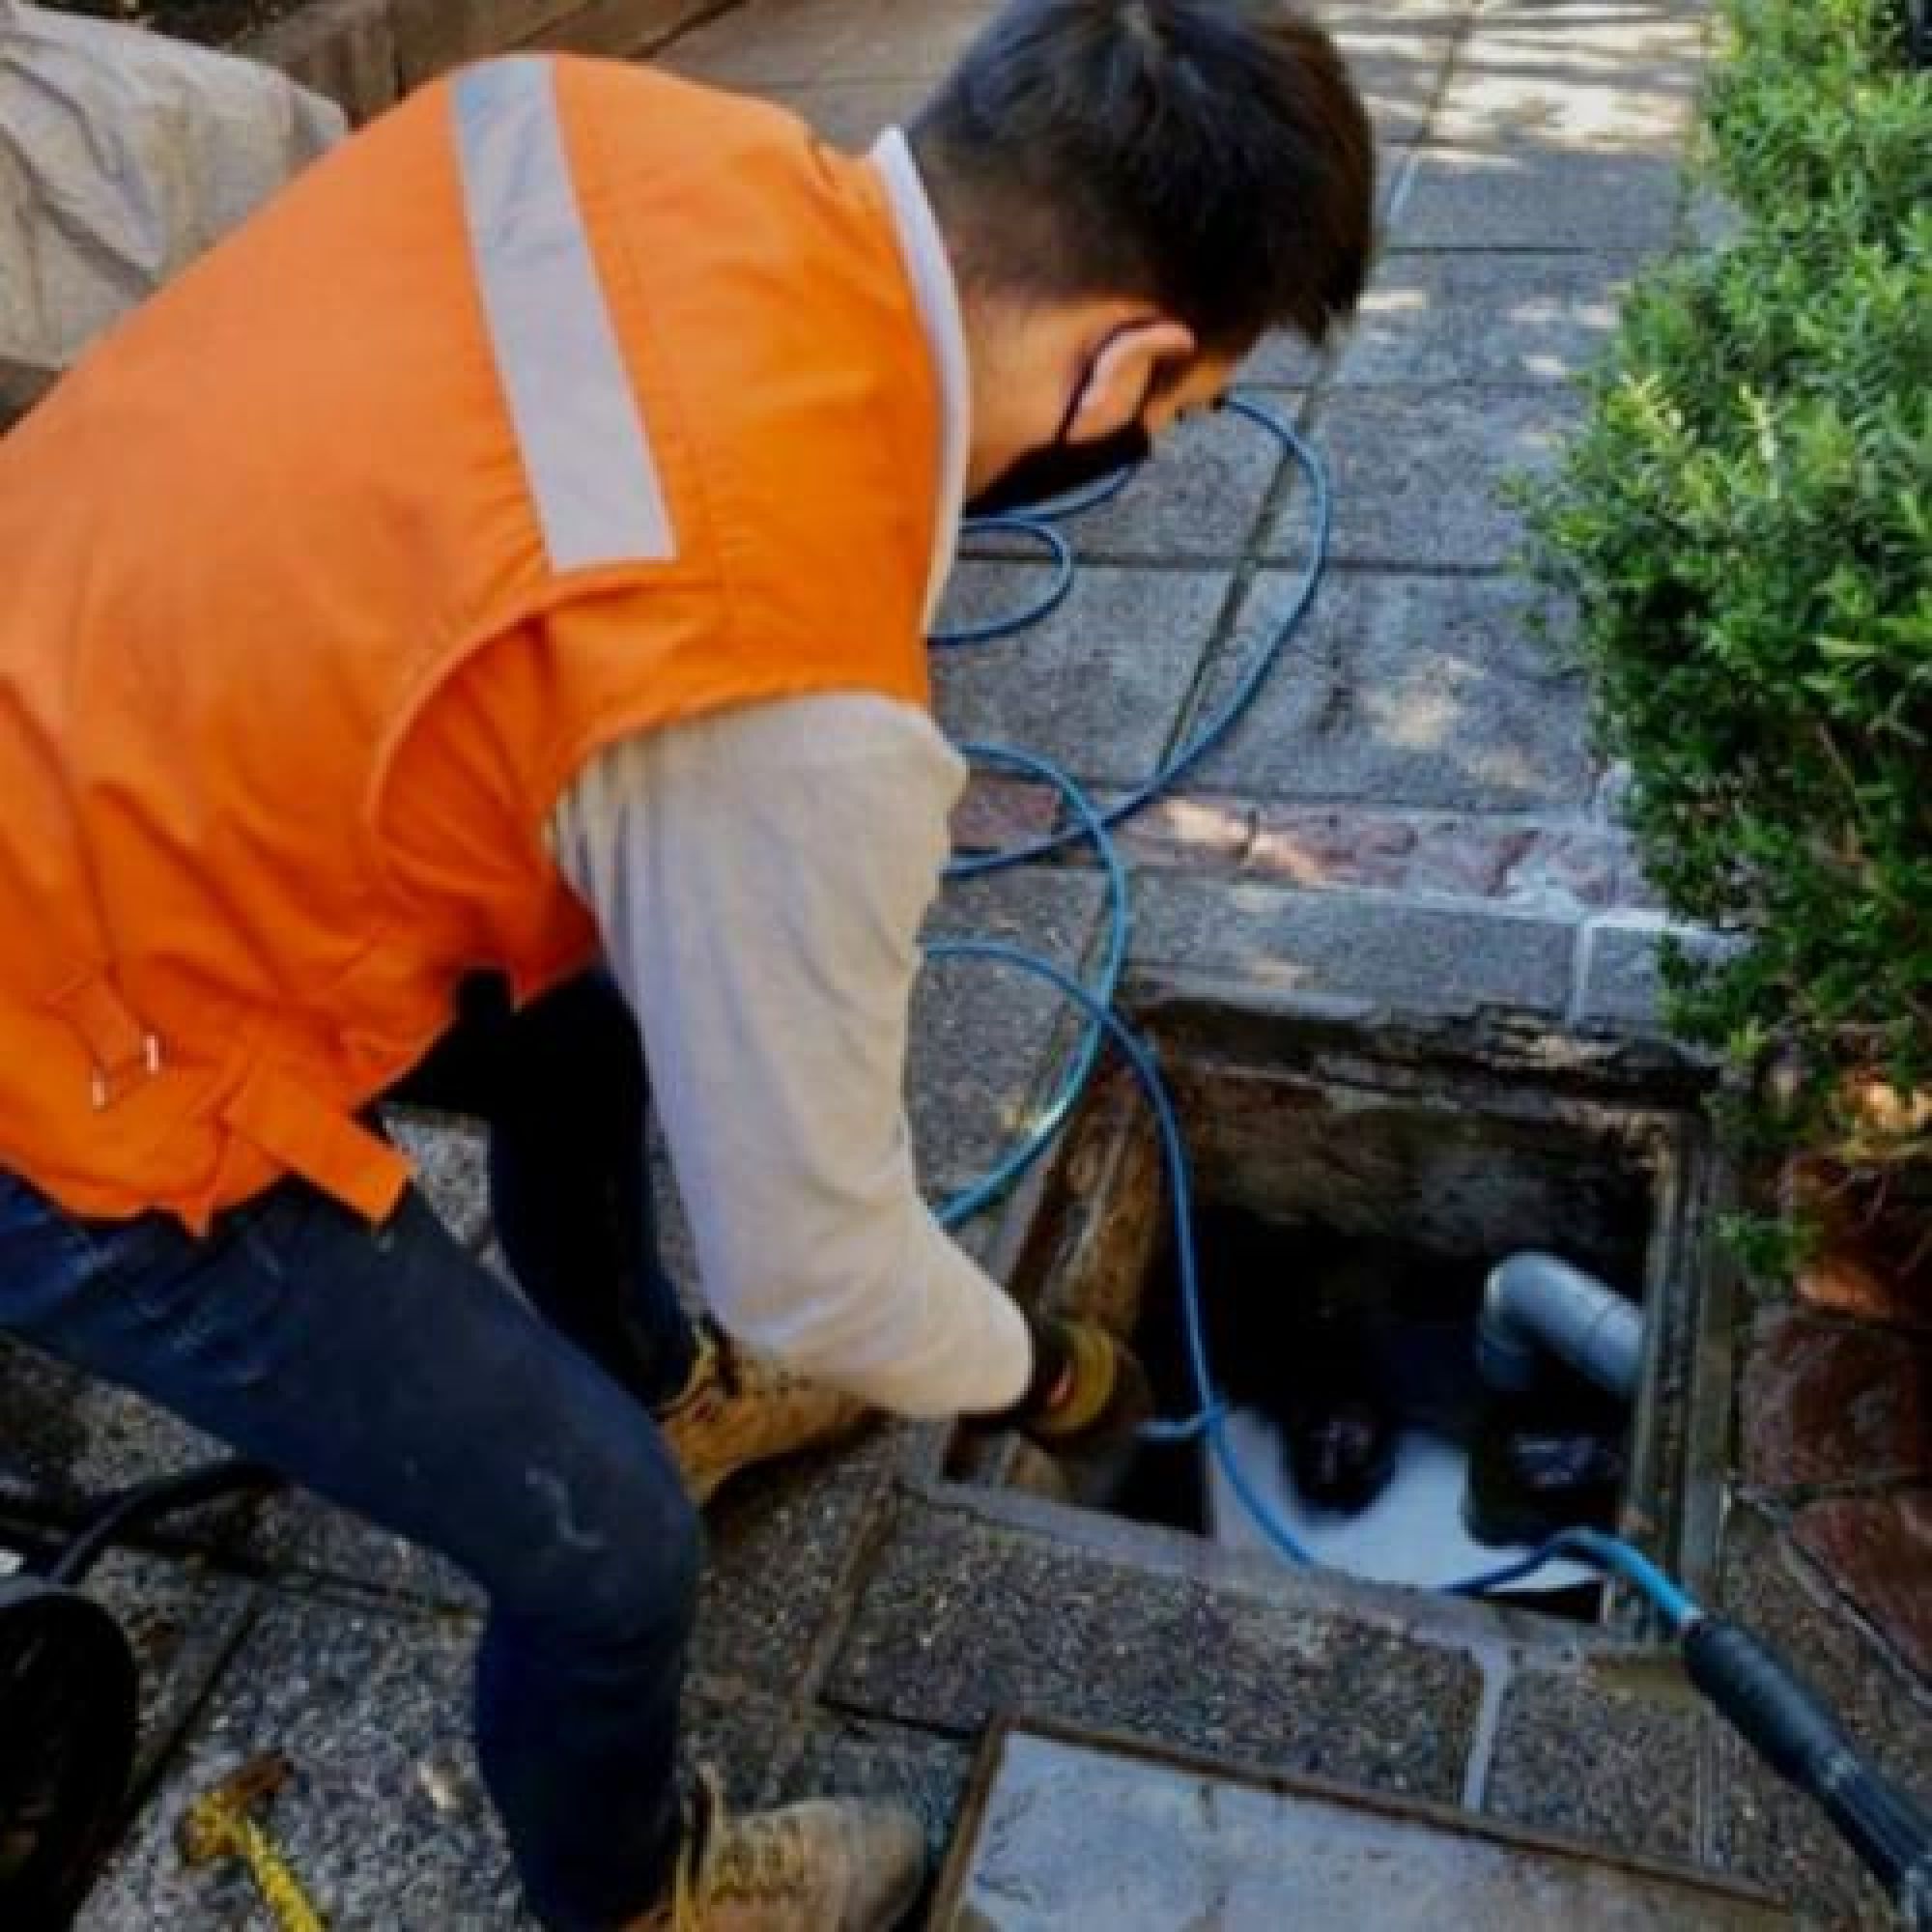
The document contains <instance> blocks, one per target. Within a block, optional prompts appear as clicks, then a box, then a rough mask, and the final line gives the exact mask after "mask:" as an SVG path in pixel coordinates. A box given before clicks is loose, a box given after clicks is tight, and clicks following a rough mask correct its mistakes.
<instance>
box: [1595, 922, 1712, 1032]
mask: <svg viewBox="0 0 1932 1932" xmlns="http://www.w3.org/2000/svg"><path fill="white" fill-rule="evenodd" d="M1666 935H1668V936H1669V937H1670V938H1671V939H1672V940H1674V942H1675V943H1676V944H1677V945H1679V946H1681V947H1682V948H1684V949H1685V951H1686V952H1689V953H1690V954H1691V955H1692V956H1693V957H1700V956H1701V957H1716V956H1718V955H1719V953H1720V952H1722V951H1723V950H1724V949H1725V948H1726V946H1728V945H1731V944H1734V943H1735V942H1732V941H1726V940H1724V939H1723V938H1721V937H1719V935H1717V934H1715V933H1710V932H1704V931H1700V930H1697V929H1695V928H1691V927H1686V926H1671V925H1668V924H1667V923H1665V922H1664V921H1662V919H1661V918H1660V917H1659V916H1658V915H1657V914H1655V913H1650V912H1641V911H1637V912H1629V913H1623V914H1616V913H1612V914H1610V915H1608V916H1607V917H1605V918H1604V919H1600V920H1595V921H1593V922H1592V923H1590V924H1589V925H1588V926H1587V927H1586V928H1585V929H1584V933H1583V945H1582V953H1581V961H1580V973H1579V976H1578V991H1577V1014H1576V1018H1577V1024H1578V1025H1579V1026H1581V1027H1582V1028H1584V1029H1585V1030H1586V1031H1589V1032H1602V1033H1615V1034H1629V1035H1633V1036H1636V1037H1654V1038H1666V1037H1670V1029H1669V1026H1668V1024H1667V1022H1666V1020H1665V1018H1664V986H1663V975H1662V948H1663V946H1664V943H1665V938H1666Z"/></svg>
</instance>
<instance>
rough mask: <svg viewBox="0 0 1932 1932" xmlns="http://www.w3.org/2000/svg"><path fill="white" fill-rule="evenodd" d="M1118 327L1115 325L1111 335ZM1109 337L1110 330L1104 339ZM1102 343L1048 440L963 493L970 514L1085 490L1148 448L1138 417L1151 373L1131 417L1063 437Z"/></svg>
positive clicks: (1141, 459)
mask: <svg viewBox="0 0 1932 1932" xmlns="http://www.w3.org/2000/svg"><path fill="white" fill-rule="evenodd" d="M1127 326H1128V327H1135V326H1136V325H1133V324H1129V325H1127ZM1120 333H1122V330H1119V329H1117V330H1115V334H1116V335H1118V334H1120ZM1113 339H1114V337H1113V336H1111V335H1110V336H1109V337H1108V338H1107V341H1108V342H1111V341H1112V340H1113ZM1106 346H1107V343H1106V342H1103V343H1102V344H1101V345H1100V348H1099V349H1096V350H1095V351H1094V361H1098V360H1099V357H1100V354H1101V351H1102V350H1104V349H1105V348H1106ZM1094 361H1090V362H1089V363H1088V365H1087V367H1086V368H1085V369H1084V370H1083V371H1082V372H1081V376H1080V382H1079V384H1078V386H1077V387H1076V388H1075V389H1074V391H1073V395H1072V397H1071V399H1070V400H1069V401H1068V403H1067V405H1066V413H1065V415H1064V416H1062V417H1061V419H1060V427H1059V428H1058V429H1057V430H1055V431H1054V433H1053V440H1052V441H1051V442H1046V443H1042V444H1041V445H1040V446H1039V447H1038V448H1037V449H1029V450H1027V451H1025V452H1024V453H1023V454H1021V455H1019V456H1016V457H1015V458H1014V459H1013V460H1012V462H1010V463H1009V464H1008V465H1007V467H1006V468H1005V469H1003V470H1001V471H1000V473H999V474H998V475H997V476H995V477H994V478H993V480H992V481H991V482H990V483H988V484H987V485H986V487H985V488H984V489H983V490H981V491H980V492H979V493H978V494H977V495H976V496H972V497H968V498H967V499H966V514H967V515H968V516H969V517H1002V516H1009V515H1011V514H1012V513H1013V512H1014V511H1016V510H1037V509H1039V508H1040V507H1041V506H1042V505H1043V504H1047V503H1052V502H1055V501H1057V500H1058V499H1059V498H1060V497H1070V496H1071V495H1072V494H1073V492H1074V491H1076V490H1084V489H1085V488H1086V487H1087V486H1088V485H1089V484H1090V483H1098V482H1101V481H1103V480H1104V479H1105V478H1107V477H1109V476H1112V475H1113V474H1114V473H1115V472H1116V471H1117V470H1122V469H1135V468H1136V467H1137V466H1139V465H1140V464H1143V463H1145V462H1146V461H1147V460H1148V458H1149V457H1150V456H1151V455H1152V454H1153V434H1152V432H1151V430H1150V429H1149V428H1148V426H1147V424H1146V423H1145V422H1144V421H1142V419H1141V418H1142V417H1143V416H1144V415H1145V414H1146V413H1147V406H1148V396H1151V395H1152V393H1153V378H1152V377H1151V376H1150V377H1149V379H1148V395H1147V396H1143V397H1142V398H1141V406H1140V408H1139V409H1138V410H1137V411H1136V412H1134V416H1133V420H1132V421H1130V422H1125V423H1122V425H1121V427H1120V428H1119V429H1117V430H1111V431H1109V432H1108V434H1107V435H1105V436H1102V437H1095V438H1094V440H1092V441H1090V442H1071V441H1069V440H1067V432H1068V431H1069V430H1070V429H1071V428H1072V427H1073V418H1074V417H1075V416H1076V415H1078V414H1079V412H1080V404H1081V399H1082V398H1083V397H1084V396H1085V395H1086V393H1087V385H1088V384H1090V383H1091V382H1092V381H1093V380H1094Z"/></svg>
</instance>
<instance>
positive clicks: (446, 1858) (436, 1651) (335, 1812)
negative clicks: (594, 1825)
mask: <svg viewBox="0 0 1932 1932" xmlns="http://www.w3.org/2000/svg"><path fill="white" fill-rule="evenodd" d="M472 1645H473V1629H472V1626H471V1625H470V1623H469V1620H467V1619H461V1618H451V1619H438V1618H427V1617H416V1618H411V1617H403V1616H398V1615H396V1614H394V1613H393V1612H389V1613H382V1612H372V1611H357V1610H350V1609H345V1608H342V1607H340V1606H337V1605H331V1604H327V1603H326V1602H323V1601H321V1600H319V1599H307V1598H299V1597H287V1598H282V1599H279V1600H277V1601H276V1602H275V1603H274V1604H273V1605H271V1606H270V1607H269V1608H268V1609H267V1610H266V1611H265V1613H264V1614H263V1616H262V1618H261V1621H260V1622H259V1623H258V1625H257V1626H256V1628H255V1631H254V1633H253V1634H252V1635H251V1636H250V1638H249V1640H248V1642H247V1643H246V1644H245V1645H244V1646H243V1647H242V1649H241V1651H240V1652H239V1653H238V1655H237V1657H236V1659H235V1660H234V1662H233V1663H232V1664H231V1666H230V1668H229V1670H228V1672H227V1674H226V1676H225V1678H224V1679H223V1682H222V1685H221V1688H220V1690H219V1692H218V1694H217V1696H216V1698H215V1700H214V1702H213V1705H212V1707H211V1709H210V1711H209V1713H208V1715H207V1716H206V1718H205V1719H204V1720H203V1722H202V1724H201V1725H200V1727H199V1728H198V1730H197V1732H196V1734H195V1736H194V1738H193V1740H192V1742H191V1744H190V1747H189V1748H188V1750H187V1751H186V1753H185V1756H184V1757H183V1758H182V1759H181V1760H179V1761H178V1762H177V1763H176V1765H175V1766H174V1767H173V1769H172V1771H171V1774H170V1776H169V1777H168V1779H167V1782H166V1783H165V1785H164V1786H163V1787H162V1789H161V1790H160V1791H159V1792H158V1793H157V1794H156V1798H155V1799H154V1800H153V1801H151V1803H150V1804H149V1805H148V1807H147V1808H146V1810H145V1811H144V1812H143V1813H142V1814H141V1816H140V1818H139V1819H138V1820H137V1821H136V1825H135V1828H134V1831H133V1832H132V1833H131V1834H130V1836H129V1839H128V1842H127V1844H126V1845H124V1847H123V1848H122V1851H121V1852H120V1854H119V1855H118V1856H117V1857H116V1859H115V1861H113V1863H112V1865H111V1866H110V1867H109V1868H108V1870H107V1872H106V1874H105V1875H104V1877H103V1879H102V1881H101V1883H100V1884H99V1886H98V1887H97V1888H96V1890H95V1892H94V1894H93V1895H92V1897H91V1898H90V1899H89V1901H88V1904H87V1907H86V1908H85V1910H84V1911H83V1912H82V1914H81V1917H80V1920H79V1923H80V1926H81V1927H82V1928H83V1932H136V1928H142V1932H146V1928H151V1927H154V1926H156V1925H181V1926H195V1927H197V1928H199V1927H210V1928H214V1927H221V1928H228V1927H234V1928H237V1932H240V1928H241V1927H253V1926H257V1925H259V1924H260V1923H261V1922H262V1921H261V1918H260V1914H261V1909H262V1908H261V1905H260V1902H259V1899H258V1898H257V1896H256V1895H255V1893H254V1892H253V1889H252V1888H251V1886H250V1884H249V1882H248V1881H247V1879H246V1878H244V1877H243V1876H242V1875H241V1873H240V1871H239V1870H238V1869H237V1868H235V1867H234V1866H232V1865H224V1866H219V1867H209V1868H206V1869H193V1870H191V1869H189V1868H187V1867H186V1866H185V1865H184V1863H183V1861H182V1860H181V1857H180V1854H179V1852H178V1851H177V1849H176V1846H175V1838H174V1833H175V1828H176V1824H177V1821H178V1820H179V1818H180V1817H181V1815H182V1813H183V1811H184V1810H185V1808H186V1806H187V1805H188V1804H190V1803H191V1802H192V1800H193V1799H194V1798H195V1797H196V1796H198V1795H199V1794H200V1793H201V1792H202V1791H204V1790H206V1789H207V1788H209V1787H210V1786H212V1785H213V1784H214V1783H216V1782H217V1781H219V1779H221V1778H222V1777H224V1776H227V1775H228V1774H229V1773H230V1772H231V1771H233V1770H234V1769H236V1768H237V1767H238V1766H239V1765H240V1764H241V1763H242V1762H243V1761H245V1760H246V1759H248V1758H250V1757H252V1756H253V1755H254V1754H255V1753H256V1752H258V1751H262V1750H270V1749H274V1750H280V1751H284V1752H286V1753H287V1754H288V1756H289V1757H290V1759H291V1761H292V1764H293V1767H294V1777H293V1780H292V1781H291V1783H290V1784H289V1786H288V1787H287V1788H286V1789H285V1790H284V1791H282V1792H281V1793H280V1794H279V1796H277V1797H276V1798H275V1800H274V1801H273V1804H272V1805H271V1806H270V1809H269V1811H268V1813H267V1819H268V1823H269V1827H270V1832H271V1833H272V1836H273V1838H274V1840H275V1842H276V1843H277V1845H278V1846H279V1847H280V1848H281V1850H282V1851H283V1852H284V1854H285V1855H286V1856H287V1858H288V1860H289V1861H290V1862H291V1864H292V1865H293V1867H294V1868H295V1870H296V1872H297V1874H298V1877H299V1878H300V1879H301V1881H302V1883H303V1884H304V1886H305V1887H306V1888H307V1889H308V1890H309V1892H310V1893H311V1895H312V1896H313V1898H314V1899H315V1901H316V1903H317V1905H318V1906H319V1907H320V1908H321V1909H322V1911H323V1913H324V1915H325V1917H326V1918H328V1920H329V1922H330V1923H332V1924H336V1925H341V1926H345V1927H348V1926H357V1925H360V1926H369V1927H374V1926H378V1925H388V1926H409V1927H411V1928H421V1932H430V1928H432V1927H440V1926H447V1925H451V1924H458V1923H469V1924H474V1925H477V1926H485V1925H488V1926H504V1927H509V1926H521V1925H523V1924H524V1923H525V1922H526V1921H525V1919H524V1918H523V1917H522V1914H521V1912H520V1910H519V1908H518V1906H517V1904H516V1893H515V1887H514V1883H513V1880H512V1878H511V1875H510V1871H509V1866H508V1861H507V1854H506V1852H505V1851H504V1848H503V1845H502V1842H501V1839H500V1836H499V1835H498V1833H497V1828H496V1823H495V1819H494V1815H493V1813H492V1812H491V1810H490V1807H489V1805H488V1804H487V1802H486V1801H485V1799H484V1797H483V1793H482V1790H481V1788H480V1786H479V1784H478V1783H477V1780H476V1774H475V1769H474V1763H473V1759H472V1757H471V1754H470V1750H469V1741H468V1733H469V1661H470V1652H471V1649H472Z"/></svg>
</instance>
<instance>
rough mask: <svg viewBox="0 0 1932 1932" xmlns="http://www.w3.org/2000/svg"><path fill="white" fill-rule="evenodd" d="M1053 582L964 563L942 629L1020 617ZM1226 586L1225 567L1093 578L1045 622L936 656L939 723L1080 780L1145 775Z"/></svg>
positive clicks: (1119, 571)
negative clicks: (1040, 759)
mask: <svg viewBox="0 0 1932 1932" xmlns="http://www.w3.org/2000/svg"><path fill="white" fill-rule="evenodd" d="M1049 581H1050V579H1049V577H1048V574H1047V570H1046V567H1045V566H1043V565H1025V564H1017V563H1007V562H988V563H966V564H962V565H961V566H960V567H959V568H958V569H956V570H955V571H954V572H953V574H952V583H951V584H950V586H949V587H948V591H947V597H946V605H945V609H944V610H943V611H941V613H940V621H941V623H942V625H944V626H949V627H952V626H962V625H968V624H974V623H980V622H985V621H988V620H990V619H992V618H994V617H997V616H1003V615H1005V614H1008V613H1009V612H1014V611H1020V610H1022V609H1024V608H1025V607H1026V606H1028V605H1029V604H1031V603H1033V602H1034V601H1035V600H1036V599H1037V597H1038V596H1039V594H1040V593H1041V591H1042V590H1043V589H1044V588H1045V587H1046V585H1047V583H1048V582H1049ZM1228 582H1229V573H1228V572H1227V571H1225V570H1161V569H1124V568H1120V567H1116V566H1110V565H1105V564H1095V565H1093V566H1091V567H1089V568H1087V569H1083V570H1082V571H1080V573H1079V574H1078V576H1077V577H1076V578H1075V580H1074V583H1073V588H1072V590H1071V591H1070V592H1069V593H1068V595H1067V597H1066V600H1065V603H1063V604H1062V605H1061V606H1060V608H1059V609H1058V610H1057V611H1055V612H1054V613H1053V615H1052V616H1050V617H1049V618H1047V619H1046V621H1045V622H1044V623H1040V624H1036V625H1034V626H1033V627H1032V628H1031V629H1029V630H1026V631H1023V632H1022V633H1020V634H1019V635H1018V636H1016V637H1012V638H1008V639H1002V640H1000V641H999V642H996V643H991V644H984V645H977V646H973V647H970V648H964V649H954V650H941V651H938V652H936V653H935V654H934V682H935V685H936V688H937V702H938V713H939V719H940V722H941V724H942V725H944V726H945V728H946V731H947V733H948V735H949V736H950V737H952V738H954V739H984V740H990V741H992V742H993V743H996V744H1004V745H1017V746H1019V747H1021V748H1022V749H1023V750H1026V751H1029V752H1032V753H1036V754H1037V755H1039V756H1042V757H1047V758H1051V759H1052V760H1054V762H1056V763H1057V764H1060V765H1062V766H1064V767H1065V769H1066V770H1067V771H1069V772H1071V773H1072V774H1073V775H1074V776H1075V777H1076V778H1080V779H1085V780H1089V781H1114V782H1130V781H1133V780H1136V779H1141V778H1145V777H1146V776H1148V774H1149V773H1151V771H1152V770H1153V769H1154V767H1155V765H1156V764H1157V762H1158V760H1159V757H1160V753H1161V751H1162V749H1163V748H1164V747H1165V745H1166V743H1167V740H1168V736H1169V734H1170V733H1171V732H1172V730H1173V729H1174V725H1175V722H1176V720H1177V719H1178V718H1179V715H1180V709H1181V705H1182V704H1183V702H1184V701H1185V699H1186V696H1187V693H1188V691H1189V689H1190V687H1191V686H1192V684H1193V682H1194V675H1195V671H1196V669H1197V668H1199V666H1200V663H1201V658H1202V654H1203V653H1204V652H1205V651H1206V649H1207V647H1208V640H1209V639H1210V638H1211V637H1212V636H1213V633H1214V627H1215V625H1216V623H1217V622H1218V620H1219V618H1220V614H1221V611H1222V607H1223V605H1224V604H1225V602H1226V600H1227V592H1228Z"/></svg>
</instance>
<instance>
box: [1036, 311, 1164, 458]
mask: <svg viewBox="0 0 1932 1932" xmlns="http://www.w3.org/2000/svg"><path fill="white" fill-rule="evenodd" d="M1195 347H1196V344H1195V339H1194V331H1193V330H1192V329H1191V328H1189V327H1187V326H1186V324H1184V323H1179V322H1175V321H1172V320H1171V319H1170V318H1168V317H1167V316H1159V315H1156V316H1149V317H1148V318H1147V319H1146V320H1145V321H1140V322H1128V323H1125V324H1123V325H1121V326H1119V327H1115V328H1114V329H1113V330H1112V331H1111V332H1110V333H1109V334H1108V335H1107V336H1106V337H1105V338H1104V339H1103V340H1102V341H1101V342H1100V343H1099V344H1098V346H1097V347H1096V348H1095V350H1094V360H1093V364H1092V366H1091V368H1090V369H1089V371H1088V375H1087V384H1086V387H1085V388H1084V389H1083V390H1082V391H1081V393H1080V400H1079V402H1078V404H1077V405H1076V406H1075V408H1074V411H1073V415H1072V419H1071V420H1070V421H1069V422H1068V424H1067V426H1066V428H1067V435H1068V438H1069V439H1070V440H1072V441H1074V442H1086V441H1089V440H1092V439H1094V438H1095V437H1102V436H1109V435H1111V434H1112V433H1113V432H1114V431H1115V430H1117V429H1122V428H1124V427H1125V425H1126V424H1128V423H1129V422H1131V421H1132V420H1133V419H1134V417H1135V416H1136V415H1138V414H1139V413H1140V412H1141V411H1142V410H1144V409H1145V408H1146V407H1147V400H1148V398H1149V396H1151V394H1152V393H1153V387H1154V379H1155V378H1156V377H1157V376H1158V375H1159V373H1160V372H1161V370H1162V369H1164V368H1167V367H1170V366H1172V365H1179V364H1181V363H1184V362H1186V361H1187V359H1188V358H1189V357H1190V356H1191V355H1193V354H1194V351H1195Z"/></svg>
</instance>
